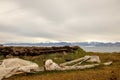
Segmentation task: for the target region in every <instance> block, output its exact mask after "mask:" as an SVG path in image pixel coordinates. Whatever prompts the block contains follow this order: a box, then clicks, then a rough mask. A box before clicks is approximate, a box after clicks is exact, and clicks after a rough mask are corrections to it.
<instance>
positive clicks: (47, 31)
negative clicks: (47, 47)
mask: <svg viewBox="0 0 120 80" xmlns="http://www.w3.org/2000/svg"><path fill="white" fill-rule="evenodd" d="M46 41H105V42H109V41H113V42H115V41H120V0H0V43H5V42H46Z"/></svg>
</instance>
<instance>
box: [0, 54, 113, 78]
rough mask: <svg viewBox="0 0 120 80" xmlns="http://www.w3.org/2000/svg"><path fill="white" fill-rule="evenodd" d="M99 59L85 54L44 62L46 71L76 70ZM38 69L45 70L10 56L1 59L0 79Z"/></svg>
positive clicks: (84, 67) (92, 65)
mask: <svg viewBox="0 0 120 80" xmlns="http://www.w3.org/2000/svg"><path fill="white" fill-rule="evenodd" d="M87 61H89V62H97V63H96V64H89V65H80V64H81V63H83V62H87ZM100 62H101V61H100V59H99V56H85V57H82V58H79V59H75V60H72V61H69V62H65V63H62V64H60V65H58V64H57V63H55V62H53V61H52V60H51V59H48V60H46V62H45V65H44V66H45V69H46V70H47V71H51V70H76V69H87V68H93V67H96V66H99V65H100V64H99V63H100ZM73 63H76V64H74V65H72V66H66V65H68V64H73ZM111 64H112V61H110V62H105V63H103V65H105V66H107V65H111ZM38 71H45V70H44V68H43V67H42V68H40V67H39V66H38V65H37V64H36V63H33V62H30V61H26V60H23V59H19V58H11V59H4V60H3V61H1V64H0V80H1V79H3V78H8V77H10V76H12V75H14V74H19V73H24V72H26V73H31V72H38Z"/></svg>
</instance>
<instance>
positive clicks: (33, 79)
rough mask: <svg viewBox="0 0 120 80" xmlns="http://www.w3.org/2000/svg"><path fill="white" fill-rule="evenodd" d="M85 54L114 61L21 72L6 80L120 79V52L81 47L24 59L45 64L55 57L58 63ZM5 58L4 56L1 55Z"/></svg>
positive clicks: (103, 60)
mask: <svg viewBox="0 0 120 80" xmlns="http://www.w3.org/2000/svg"><path fill="white" fill-rule="evenodd" d="M84 55H98V56H100V59H101V61H102V62H105V61H113V64H112V65H110V66H102V65H101V66H99V67H96V68H92V69H85V70H70V71H45V72H39V73H35V74H20V75H14V76H12V77H10V78H8V79H4V80H120V53H93V52H85V51H84V50H82V49H81V48H79V49H78V50H77V51H75V52H74V53H67V54H66V53H63V54H59V53H55V54H47V55H45V54H42V55H39V56H34V57H32V56H29V57H28V56H23V57H22V58H23V59H26V60H30V61H33V62H35V63H38V64H39V66H43V64H44V61H45V60H46V59H49V58H50V59H53V60H54V61H55V62H56V63H59V64H60V63H63V62H66V61H69V60H73V59H76V58H79V57H83V56H84ZM1 58H2V59H3V57H1Z"/></svg>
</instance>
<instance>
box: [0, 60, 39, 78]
mask: <svg viewBox="0 0 120 80" xmlns="http://www.w3.org/2000/svg"><path fill="white" fill-rule="evenodd" d="M39 70H40V69H39V66H38V65H37V64H36V63H33V62H30V61H26V60H22V59H19V58H11V59H4V60H3V62H2V64H1V65H0V80H1V79H3V78H7V77H10V76H12V75H14V74H17V73H19V72H27V73H30V72H34V71H35V72H36V71H39Z"/></svg>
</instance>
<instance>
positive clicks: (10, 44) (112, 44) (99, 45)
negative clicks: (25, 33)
mask: <svg viewBox="0 0 120 80" xmlns="http://www.w3.org/2000/svg"><path fill="white" fill-rule="evenodd" d="M3 45H7V46H86V47H90V46H93V47H102V46H105V47H111V46H113V47H114V46H115V47H120V42H115V43H111V42H108V43H104V42H44V43H42V42H41V43H5V44H3Z"/></svg>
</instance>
